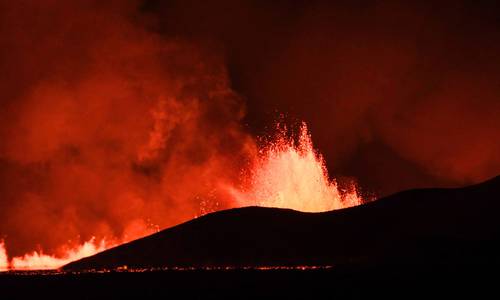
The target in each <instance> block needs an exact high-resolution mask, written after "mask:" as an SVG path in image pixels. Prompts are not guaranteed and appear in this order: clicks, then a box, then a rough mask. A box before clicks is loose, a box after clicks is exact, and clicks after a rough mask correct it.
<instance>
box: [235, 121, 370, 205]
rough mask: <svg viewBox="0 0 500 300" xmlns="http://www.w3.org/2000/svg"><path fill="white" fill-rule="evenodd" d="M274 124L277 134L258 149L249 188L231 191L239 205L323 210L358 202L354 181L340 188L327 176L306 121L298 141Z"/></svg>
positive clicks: (359, 199) (359, 198)
mask: <svg viewBox="0 0 500 300" xmlns="http://www.w3.org/2000/svg"><path fill="white" fill-rule="evenodd" d="M277 127H278V131H277V136H276V137H275V138H274V139H272V141H271V142H270V143H268V144H267V146H265V147H263V148H262V149H261V150H260V151H259V158H258V159H257V161H256V163H255V165H254V167H253V168H252V170H251V171H250V175H249V183H248V185H247V186H248V187H247V188H244V189H243V191H238V190H233V191H232V193H233V195H234V197H235V199H237V201H238V204H239V205H240V206H246V205H257V206H265V207H279V208H290V209H295V210H299V211H304V212H322V211H329V210H334V209H341V208H346V207H350V206H355V205H359V204H361V202H362V199H361V197H360V196H359V194H358V192H357V188H356V186H355V184H354V183H350V186H348V187H347V189H345V190H341V189H340V188H339V186H338V184H337V182H336V181H335V180H330V179H329V176H328V171H327V169H326V166H325V162H324V160H323V157H322V156H321V154H319V153H318V152H316V151H315V150H314V147H313V143H312V139H311V135H310V134H309V132H308V129H307V125H306V123H304V122H303V123H302V125H301V127H300V131H299V137H298V143H296V142H295V141H294V138H293V136H291V135H289V134H288V131H287V129H286V127H283V128H280V126H279V125H278V126H277Z"/></svg>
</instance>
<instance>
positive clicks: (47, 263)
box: [0, 239, 114, 271]
mask: <svg viewBox="0 0 500 300" xmlns="http://www.w3.org/2000/svg"><path fill="white" fill-rule="evenodd" d="M112 246H114V245H112V244H108V243H106V242H105V241H104V240H102V241H101V242H96V241H95V239H91V240H89V241H87V242H85V243H83V244H82V245H79V246H77V247H74V248H70V249H67V250H66V251H65V252H64V255H62V256H60V257H58V256H55V255H48V254H44V253H43V252H42V251H40V252H38V251H33V252H32V253H28V254H25V255H23V256H19V257H14V258H12V260H11V261H10V262H9V261H8V258H7V253H6V250H5V244H4V243H0V271H7V270H50V269H57V268H60V267H62V266H64V265H65V264H67V263H69V262H72V261H75V260H78V259H81V258H84V257H87V256H91V255H94V254H96V253H98V252H101V251H104V250H106V249H108V248H110V247H112Z"/></svg>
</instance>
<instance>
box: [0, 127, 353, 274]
mask: <svg viewBox="0 0 500 300" xmlns="http://www.w3.org/2000/svg"><path fill="white" fill-rule="evenodd" d="M276 128H277V132H276V134H275V135H273V136H272V137H271V138H270V139H269V140H268V141H266V142H265V143H264V145H263V146H262V148H261V149H260V150H259V152H258V153H259V155H258V157H257V158H256V159H255V160H254V161H253V162H252V164H250V166H249V169H248V170H242V171H241V174H242V177H245V178H241V180H240V182H242V185H241V186H240V187H231V186H227V187H224V188H225V189H228V192H229V193H230V194H231V195H232V197H233V198H234V200H232V201H233V203H234V204H233V206H234V207H245V206H252V205H257V206H264V207H276V208H290V209H294V210H298V211H304V212H322V211H330V210H335V209H341V208H346V207H351V206H354V205H359V204H361V203H362V199H361V197H360V196H359V195H358V194H357V191H356V186H355V185H354V183H351V185H350V186H348V187H347V189H346V190H344V191H341V190H339V187H338V185H337V183H336V182H335V181H334V180H330V179H329V177H328V171H327V170H326V167H325V164H324V161H323V158H322V156H321V154H319V153H318V152H317V151H316V150H315V149H314V147H313V143H312V140H311V135H310V133H309V132H308V130H307V125H306V124H305V123H302V125H301V126H300V132H299V133H298V136H297V137H296V136H294V135H293V134H292V133H290V132H288V131H287V129H286V127H280V126H276ZM295 141H297V142H295ZM201 197H203V196H201ZM205 197H206V198H208V197H209V195H206V196H205ZM216 200H217V199H214V201H216ZM202 205H207V204H206V202H202ZM211 205H212V206H209V207H213V203H212V204H211ZM201 209H202V211H203V212H204V213H209V212H212V211H209V210H206V209H204V208H203V207H202V208H201ZM146 234H147V232H145V233H143V235H146ZM124 242H128V240H123V241H121V242H116V241H114V242H108V243H106V242H105V240H104V239H103V240H101V241H96V240H95V238H92V239H91V240H89V241H87V242H85V243H84V244H83V245H80V246H78V245H77V246H76V247H70V246H67V245H63V246H62V247H61V249H62V254H61V255H60V256H55V255H48V254H45V253H43V250H40V251H33V252H31V253H28V254H25V255H23V256H20V257H13V258H11V259H10V260H9V259H8V258H7V255H6V251H5V247H4V244H3V243H2V244H0V270H41V269H55V268H59V267H61V266H63V265H65V264H68V263H69V262H71V261H74V260H78V259H81V258H84V257H87V256H90V255H94V254H96V253H98V252H100V251H103V250H106V249H108V248H110V247H114V246H117V245H118V244H120V243H124Z"/></svg>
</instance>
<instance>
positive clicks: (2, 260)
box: [0, 241, 9, 272]
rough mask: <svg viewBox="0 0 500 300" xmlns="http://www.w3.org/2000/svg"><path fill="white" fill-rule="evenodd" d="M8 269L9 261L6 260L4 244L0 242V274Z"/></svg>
mask: <svg viewBox="0 0 500 300" xmlns="http://www.w3.org/2000/svg"><path fill="white" fill-rule="evenodd" d="M8 268H9V261H8V259H7V251H5V244H4V242H3V241H0V272H2V271H6V270H7V269H8Z"/></svg>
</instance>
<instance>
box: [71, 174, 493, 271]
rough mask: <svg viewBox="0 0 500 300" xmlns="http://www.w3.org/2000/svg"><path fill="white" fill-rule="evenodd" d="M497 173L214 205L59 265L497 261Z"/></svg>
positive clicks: (112, 266)
mask: <svg viewBox="0 0 500 300" xmlns="http://www.w3.org/2000/svg"><path fill="white" fill-rule="evenodd" d="M499 241H500V176H499V177H496V178H493V179H491V180H489V181H486V182H484V183H481V184H478V185H473V186H470V187H465V188H458V189H421V190H410V191H405V192H401V193H398V194H395V195H392V196H389V197H386V198H382V199H379V200H377V201H374V202H371V203H368V204H365V205H362V206H358V207H353V208H349V209H344V210H337V211H331V212H325V213H302V212H297V211H293V210H286V209H276V208H261V207H247V208H239V209H231V210H226V211H220V212H216V213H212V214H209V215H206V216H203V217H201V218H198V219H194V220H191V221H189V222H186V223H183V224H181V225H178V226H175V227H172V228H169V229H166V230H163V231H161V232H158V233H156V234H153V235H151V236H148V237H145V238H142V239H139V240H135V241H133V242H130V243H127V244H124V245H121V246H118V247H116V248H112V249H109V250H107V251H104V252H102V253H99V254H96V255H94V256H91V257H87V258H84V259H81V260H79V261H75V262H72V263H70V264H68V265H66V266H65V267H64V269H71V270H80V269H100V268H116V267H119V266H123V265H127V266H128V267H133V268H139V267H207V266H218V267H222V266H231V267H243V266H297V265H338V264H353V263H354V264H366V263H378V262H384V263H387V262H405V263H408V262H411V263H419V262H437V263H457V262H460V263H467V262H470V263H482V262H484V263H489V262H490V261H492V260H494V261H497V262H498V261H500V259H499V257H500V251H498V250H499V249H500V247H499V245H500V243H499Z"/></svg>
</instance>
